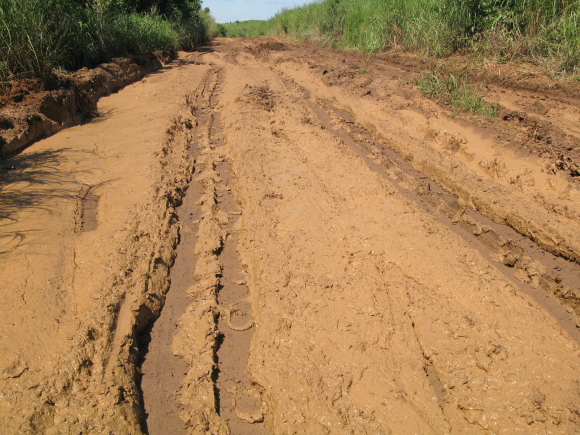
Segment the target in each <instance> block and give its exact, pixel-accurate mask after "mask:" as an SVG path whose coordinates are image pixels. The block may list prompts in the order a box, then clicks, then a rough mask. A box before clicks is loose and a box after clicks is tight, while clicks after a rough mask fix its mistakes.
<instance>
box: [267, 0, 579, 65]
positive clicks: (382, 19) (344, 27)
mask: <svg viewBox="0 0 580 435" xmlns="http://www.w3.org/2000/svg"><path fill="white" fill-rule="evenodd" d="M268 33H271V34H272V33H273V34H280V35H285V36H287V37H290V38H295V39H308V40H312V41H315V42H320V43H323V44H328V45H332V46H334V47H337V48H346V49H360V50H362V51H365V52H373V51H381V50H385V49H391V48H395V49H403V50H413V51H422V52H425V53H427V54H430V55H435V56H446V55H449V54H452V53H454V52H456V51H458V50H464V49H469V50H471V51H473V52H475V53H478V54H481V55H483V56H486V57H497V58H499V59H502V60H510V59H517V58H526V59H550V60H556V61H558V62H560V64H561V65H562V66H563V67H564V68H565V69H567V70H569V71H571V70H573V69H575V68H577V67H578V66H579V65H580V0H320V1H317V2H315V3H312V4H310V5H307V6H303V7H300V8H296V9H291V10H285V11H282V12H281V13H279V14H278V15H276V16H275V17H274V18H273V19H271V20H270V21H269V22H268Z"/></svg>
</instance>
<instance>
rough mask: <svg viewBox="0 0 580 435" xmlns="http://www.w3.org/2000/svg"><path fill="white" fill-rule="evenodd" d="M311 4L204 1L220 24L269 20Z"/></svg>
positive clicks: (297, 0) (274, 0)
mask: <svg viewBox="0 0 580 435" xmlns="http://www.w3.org/2000/svg"><path fill="white" fill-rule="evenodd" d="M305 3H309V2H308V1H307V0H203V3H202V7H204V8H209V9H210V11H211V14H212V15H213V16H214V18H215V19H216V21H217V22H218V23H229V22H232V21H236V20H238V21H244V20H267V19H268V18H272V17H273V16H274V15H276V12H279V11H280V10H281V9H282V8H293V7H295V6H302V5H303V4H305Z"/></svg>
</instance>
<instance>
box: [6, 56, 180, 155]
mask: <svg viewBox="0 0 580 435" xmlns="http://www.w3.org/2000/svg"><path fill="white" fill-rule="evenodd" d="M176 57H177V53H175V52H164V53H161V52H155V53H144V54H141V55H138V56H134V57H133V58H130V59H128V58H115V59H113V60H112V61H111V62H110V63H104V64H101V65H99V66H98V67H96V68H94V69H91V70H89V69H88V68H83V69H81V70H79V71H76V72H75V73H73V74H71V75H70V76H67V77H63V78H61V79H60V82H61V83H60V84H57V85H56V89H46V85H43V84H42V83H41V82H40V81H38V80H32V79H30V80H20V81H17V80H15V81H14V82H13V83H11V88H10V93H9V94H8V95H5V96H3V97H0V158H2V157H6V156H8V155H10V154H12V153H14V152H17V151H19V150H21V149H22V148H24V147H26V146H27V145H29V144H31V143H32V142H34V141H36V140H38V139H41V138H44V137H47V136H50V135H52V134H54V133H56V132H57V131H60V130H62V129H63V128H66V127H70V126H71V125H75V124H79V123H80V122H82V121H83V120H86V119H87V118H89V117H92V116H95V115H97V102H98V100H99V98H100V97H102V96H104V95H109V94H111V93H113V92H117V91H119V90H120V89H122V88H123V87H125V86H127V85H128V84H130V83H133V82H135V81H138V80H140V79H141V78H143V77H144V76H145V74H147V73H150V72H153V71H157V70H159V69H160V68H162V66H163V64H167V63H168V62H170V61H171V60H172V59H175V58H176Z"/></svg>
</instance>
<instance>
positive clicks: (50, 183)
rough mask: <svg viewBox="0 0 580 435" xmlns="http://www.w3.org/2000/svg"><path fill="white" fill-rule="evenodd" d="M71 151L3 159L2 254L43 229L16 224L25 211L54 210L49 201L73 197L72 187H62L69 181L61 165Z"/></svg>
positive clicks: (0, 173) (0, 186) (0, 181)
mask: <svg viewBox="0 0 580 435" xmlns="http://www.w3.org/2000/svg"><path fill="white" fill-rule="evenodd" d="M70 152H71V150H70V149H61V150H44V151H33V152H27V153H22V154H18V155H16V156H13V157H10V158H8V159H6V160H3V161H0V241H1V243H0V255H3V254H6V253H8V252H10V251H12V250H13V249H14V248H15V247H16V246H20V245H22V244H23V243H24V242H25V240H26V238H27V237H28V236H30V235H31V234H33V233H36V232H38V231H40V230H39V229H28V230H22V229H19V228H17V227H16V226H15V225H16V224H17V223H18V215H19V214H20V213H21V212H22V211H24V210H26V209H31V208H34V209H42V210H45V211H48V212H49V213H53V212H54V211H55V210H53V208H52V207H49V206H48V203H49V202H51V201H53V200H54V199H58V198H67V199H70V198H71V193H70V190H68V191H67V190H66V189H61V188H60V187H63V186H64V184H65V183H69V182H68V181H66V180H63V177H62V166H61V164H62V162H63V161H65V160H66V159H67V157H65V153H70ZM73 173H74V171H73ZM7 247H8V248H7Z"/></svg>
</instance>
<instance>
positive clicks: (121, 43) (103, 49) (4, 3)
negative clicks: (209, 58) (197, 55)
mask: <svg viewBox="0 0 580 435" xmlns="http://www.w3.org/2000/svg"><path fill="white" fill-rule="evenodd" d="M217 30H218V29H217V26H216V24H215V20H213V18H212V17H211V15H210V14H209V9H207V8H206V9H205V10H202V9H201V1H200V0H42V1H39V0H0V91H1V90H2V89H4V90H6V86H7V85H6V84H7V82H8V81H9V79H11V78H14V77H19V78H26V77H39V78H41V79H42V80H44V81H50V80H52V79H53V78H54V76H55V71H57V70H61V71H62V70H72V69H77V68H80V67H83V66H88V67H93V66H96V65H97V64H99V63H101V62H104V61H107V60H109V59H111V58H112V57H114V56H121V55H130V54H135V53H140V52H146V51H153V50H169V49H179V48H182V49H191V48H193V47H195V46H196V45H199V44H201V43H203V42H206V41H208V40H209V39H210V38H212V37H213V36H215V33H216V31H217Z"/></svg>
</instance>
